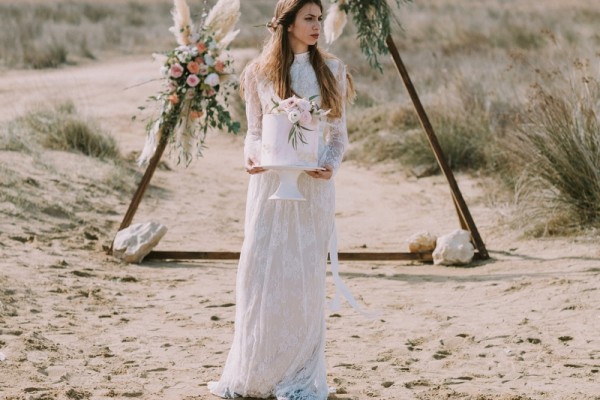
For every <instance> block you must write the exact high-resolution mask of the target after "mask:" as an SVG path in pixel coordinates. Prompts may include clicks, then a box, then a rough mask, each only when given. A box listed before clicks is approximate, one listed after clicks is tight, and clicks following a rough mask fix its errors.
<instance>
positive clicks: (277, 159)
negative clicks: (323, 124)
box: [260, 113, 319, 169]
mask: <svg viewBox="0 0 600 400" xmlns="http://www.w3.org/2000/svg"><path fill="white" fill-rule="evenodd" d="M317 123H318V122H317V119H316V118H313V124H311V125H310V126H306V128H308V129H311V130H307V129H302V134H303V135H304V139H305V142H306V143H303V142H302V141H301V140H300V139H298V140H297V141H296V148H294V146H293V145H292V141H291V140H289V136H290V130H291V129H292V123H291V122H290V120H289V119H288V116H287V114H285V113H282V114H264V115H263V119H262V146H261V151H260V164H261V165H262V166H264V167H305V168H307V169H312V168H317V167H318V166H319V164H318V161H319V160H318V157H319V137H318V129H317ZM302 126H304V125H302ZM300 129H301V128H300Z"/></svg>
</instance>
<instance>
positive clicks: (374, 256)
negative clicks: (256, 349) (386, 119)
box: [109, 36, 489, 261]
mask: <svg viewBox="0 0 600 400" xmlns="http://www.w3.org/2000/svg"><path fill="white" fill-rule="evenodd" d="M386 44H387V47H388V49H389V51H390V54H391V55H392V58H393V60H394V63H395V64H396V67H397V68H398V72H399V73H400V76H401V77H402V80H403V82H404V85H405V86H406V89H407V91H408V94H409V95H410V98H411V100H412V102H413V105H414V107H415V110H416V112H417V114H418V116H419V120H420V121H421V125H422V126H423V129H424V130H425V133H426V134H427V140H428V141H429V144H430V146H431V149H432V150H433V153H434V154H435V158H436V160H437V163H438V165H439V166H440V169H441V170H442V172H443V173H444V176H445V177H446V179H447V181H448V184H449V185H450V190H451V191H452V200H453V202H454V206H455V208H456V212H457V214H458V219H459V221H460V226H461V227H462V229H465V230H468V231H469V232H471V238H472V240H473V244H474V246H475V249H476V250H477V251H476V252H475V258H476V259H480V260H485V259H488V258H489V255H488V252H487V250H486V248H485V244H484V243H483V240H482V239H481V236H480V235H479V231H478V230H477V226H475V221H474V220H473V218H472V216H471V213H470V212H469V208H468V207H467V203H465V200H464V198H463V196H462V194H461V192H460V189H459V187H458V184H457V183H456V179H455V178H454V174H453V173H452V170H451V169H450V167H449V165H448V163H447V162H446V159H445V157H444V154H443V152H442V148H441V146H440V144H439V141H438V139H437V137H436V135H435V132H434V131H433V127H432V126H431V123H430V122H429V118H428V117H427V113H426V112H425V109H424V108H423V105H422V104H421V100H420V99H419V96H418V94H417V91H416V90H415V87H414V86H413V84H412V81H411V79H410V76H409V75H408V71H407V70H406V67H405V66H404V63H403V62H402V59H401V58H400V53H399V52H398V48H397V47H396V44H395V43H394V40H393V39H392V37H391V36H388V37H387V39H386ZM167 136H168V135H161V136H160V137H161V140H160V142H159V144H158V146H157V148H156V151H155V153H154V156H153V157H152V159H151V160H150V162H149V164H148V167H147V168H146V172H145V173H144V176H143V177H142V180H141V182H140V184H139V186H138V188H137V190H136V192H135V194H134V195H133V199H132V200H131V204H130V205H129V208H128V210H127V213H126V214H125V217H124V218H123V221H122V222H121V226H120V227H119V231H120V230H122V229H125V228H127V227H128V226H129V225H130V224H131V221H132V220H133V217H134V215H135V213H136V211H137V208H138V206H139V204H140V202H141V200H142V197H143V196H144V192H145V191H146V189H147V187H148V184H149V183H150V179H152V175H153V174H154V171H155V170H156V167H157V166H158V162H159V161H160V158H161V157H162V155H163V152H164V151H165V147H166V146H167ZM109 253H112V245H111V247H110V250H109ZM338 256H339V259H340V260H346V261H364V260H389V261H391V260H417V261H431V260H432V256H431V252H428V253H383V252H354V253H344V252H341V253H339V254H338ZM239 257H240V253H239V252H212V251H152V252H150V254H148V255H147V256H146V257H145V259H163V260H164V259H171V260H193V259H205V260H206V259H212V260H237V259H239Z"/></svg>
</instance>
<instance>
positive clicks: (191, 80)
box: [185, 75, 200, 87]
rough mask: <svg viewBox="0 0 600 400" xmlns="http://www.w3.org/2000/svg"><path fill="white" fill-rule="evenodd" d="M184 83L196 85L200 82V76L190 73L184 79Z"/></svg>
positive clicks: (190, 85) (191, 85)
mask: <svg viewBox="0 0 600 400" xmlns="http://www.w3.org/2000/svg"><path fill="white" fill-rule="evenodd" d="M185 83H187V84H188V86H189V87H196V86H198V84H199V83H200V78H198V76H196V75H190V76H188V78H187V79H186V80H185Z"/></svg>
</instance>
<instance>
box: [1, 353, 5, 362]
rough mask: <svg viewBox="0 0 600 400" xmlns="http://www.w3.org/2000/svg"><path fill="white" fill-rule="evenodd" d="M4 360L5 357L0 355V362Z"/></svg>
mask: <svg viewBox="0 0 600 400" xmlns="http://www.w3.org/2000/svg"><path fill="white" fill-rule="evenodd" d="M4 360H6V356H5V355H4V353H0V361H4Z"/></svg>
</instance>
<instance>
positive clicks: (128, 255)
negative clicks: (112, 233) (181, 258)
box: [113, 222, 167, 264]
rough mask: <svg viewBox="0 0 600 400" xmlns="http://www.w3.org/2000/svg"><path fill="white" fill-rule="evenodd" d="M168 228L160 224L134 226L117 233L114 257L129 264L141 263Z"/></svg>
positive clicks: (151, 223)
mask: <svg viewBox="0 0 600 400" xmlns="http://www.w3.org/2000/svg"><path fill="white" fill-rule="evenodd" d="M165 233H167V227H166V226H164V225H162V224H159V223H158V222H146V223H142V224H134V225H131V226H130V227H128V228H125V229H123V230H121V231H119V232H117V236H116V237H115V241H114V243H113V255H114V256H115V257H118V258H121V259H122V260H123V261H125V262H128V263H138V264H139V263H141V262H142V260H143V259H144V257H146V256H147V255H148V253H150V251H152V249H153V248H154V247H155V246H156V245H157V244H158V242H159V241H160V239H162V237H163V236H164V235H165Z"/></svg>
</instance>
